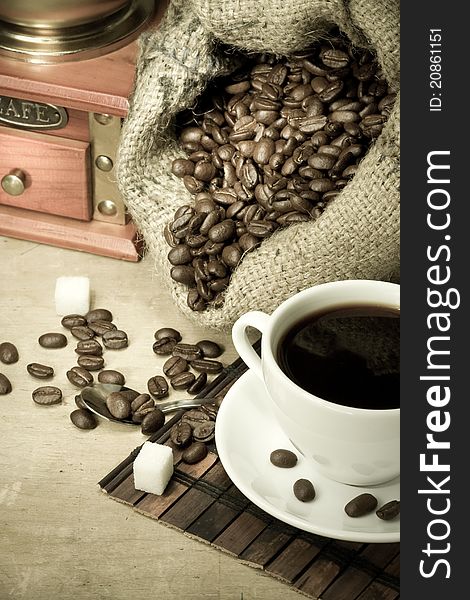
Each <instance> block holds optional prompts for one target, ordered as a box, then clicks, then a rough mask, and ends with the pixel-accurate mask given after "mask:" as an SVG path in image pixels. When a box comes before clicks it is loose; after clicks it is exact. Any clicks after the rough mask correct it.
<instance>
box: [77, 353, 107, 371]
mask: <svg viewBox="0 0 470 600" xmlns="http://www.w3.org/2000/svg"><path fill="white" fill-rule="evenodd" d="M77 363H78V364H79V366H80V367H83V368H84V369H87V370H88V371H99V370H100V369H102V368H103V367H104V358H103V357H102V356H93V355H90V356H87V355H86V354H82V355H80V356H79V357H78V359H77Z"/></svg>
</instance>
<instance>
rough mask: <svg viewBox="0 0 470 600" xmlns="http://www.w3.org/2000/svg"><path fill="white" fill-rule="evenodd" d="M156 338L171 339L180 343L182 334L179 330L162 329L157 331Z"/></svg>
mask: <svg viewBox="0 0 470 600" xmlns="http://www.w3.org/2000/svg"><path fill="white" fill-rule="evenodd" d="M154 338H155V339H156V340H162V339H165V338H171V339H173V340H175V341H176V342H180V341H181V333H180V332H179V331H178V330H177V329H173V327H161V328H160V329H157V331H156V332H155V333H154Z"/></svg>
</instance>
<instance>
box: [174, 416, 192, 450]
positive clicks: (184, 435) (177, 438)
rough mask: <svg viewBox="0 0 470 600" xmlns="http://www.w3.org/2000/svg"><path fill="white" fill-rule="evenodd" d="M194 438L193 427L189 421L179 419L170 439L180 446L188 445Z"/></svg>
mask: <svg viewBox="0 0 470 600" xmlns="http://www.w3.org/2000/svg"><path fill="white" fill-rule="evenodd" d="M192 438H193V429H192V427H191V425H190V424H189V423H186V422H185V421H178V423H175V424H174V425H173V427H172V428H171V431H170V439H171V441H172V442H173V444H175V446H177V447H178V448H184V447H185V446H187V445H188V444H189V443H190V442H191V440H192Z"/></svg>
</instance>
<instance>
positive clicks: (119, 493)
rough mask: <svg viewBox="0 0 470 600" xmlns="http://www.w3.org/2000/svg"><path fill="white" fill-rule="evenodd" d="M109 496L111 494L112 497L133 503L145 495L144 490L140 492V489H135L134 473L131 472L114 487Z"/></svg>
mask: <svg viewBox="0 0 470 600" xmlns="http://www.w3.org/2000/svg"><path fill="white" fill-rule="evenodd" d="M111 496H113V497H114V498H118V499H119V500H122V501H124V502H126V503H127V504H132V505H134V504H135V503H137V502H138V501H139V500H140V499H141V498H142V497H143V496H145V492H141V491H140V490H136V489H135V487H134V474H133V473H131V474H130V475H129V477H127V478H126V479H124V481H123V482H122V483H120V484H119V485H118V486H117V487H116V489H115V490H114V491H113V493H112V494H111Z"/></svg>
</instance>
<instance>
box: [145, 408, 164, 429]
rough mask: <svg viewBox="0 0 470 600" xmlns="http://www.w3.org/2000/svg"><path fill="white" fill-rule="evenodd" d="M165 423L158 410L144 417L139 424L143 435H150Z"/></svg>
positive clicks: (161, 413)
mask: <svg viewBox="0 0 470 600" xmlns="http://www.w3.org/2000/svg"><path fill="white" fill-rule="evenodd" d="M164 423H165V415H164V414H163V412H162V411H161V410H160V409H159V408H155V409H154V410H152V412H149V413H147V414H146V415H145V417H144V418H143V419H142V422H141V431H142V433H143V434H144V435H151V434H152V433H155V432H156V431H158V430H159V429H160V428H161V427H162V426H163V424H164Z"/></svg>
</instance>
